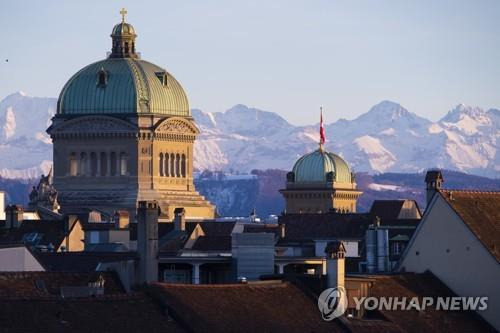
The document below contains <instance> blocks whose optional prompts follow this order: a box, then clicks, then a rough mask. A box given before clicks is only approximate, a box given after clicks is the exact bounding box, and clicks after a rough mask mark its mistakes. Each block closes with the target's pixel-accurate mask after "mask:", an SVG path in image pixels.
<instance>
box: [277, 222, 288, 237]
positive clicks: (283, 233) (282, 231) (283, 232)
mask: <svg viewBox="0 0 500 333" xmlns="http://www.w3.org/2000/svg"><path fill="white" fill-rule="evenodd" d="M278 226H279V228H280V238H285V236H286V226H285V223H280V224H279V225H278Z"/></svg>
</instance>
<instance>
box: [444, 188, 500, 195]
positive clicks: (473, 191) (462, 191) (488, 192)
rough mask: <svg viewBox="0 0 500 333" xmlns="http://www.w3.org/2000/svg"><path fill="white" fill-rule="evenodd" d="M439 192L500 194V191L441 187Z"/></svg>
mask: <svg viewBox="0 0 500 333" xmlns="http://www.w3.org/2000/svg"><path fill="white" fill-rule="evenodd" d="M439 192H442V193H449V192H459V193H481V194H500V191H480V190H467V189H439Z"/></svg>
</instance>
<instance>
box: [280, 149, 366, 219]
mask: <svg viewBox="0 0 500 333" xmlns="http://www.w3.org/2000/svg"><path fill="white" fill-rule="evenodd" d="M280 192H281V194H282V195H283V197H284V199H285V209H286V213H291V214H297V213H325V212H329V211H336V212H341V213H355V212H356V202H357V200H358V198H359V196H360V195H361V193H362V192H360V191H358V190H357V186H356V181H355V177H354V173H352V172H351V170H350V168H349V165H348V164H347V162H346V161H344V159H343V158H341V157H340V156H338V155H336V154H334V153H330V152H328V151H326V150H325V149H324V148H323V146H322V145H320V147H319V149H317V150H315V151H313V152H312V153H308V154H306V155H304V156H302V157H301V158H299V159H298V160H297V162H295V165H294V166H293V169H292V171H290V172H289V173H288V174H287V179H286V188H284V189H282V190H280Z"/></svg>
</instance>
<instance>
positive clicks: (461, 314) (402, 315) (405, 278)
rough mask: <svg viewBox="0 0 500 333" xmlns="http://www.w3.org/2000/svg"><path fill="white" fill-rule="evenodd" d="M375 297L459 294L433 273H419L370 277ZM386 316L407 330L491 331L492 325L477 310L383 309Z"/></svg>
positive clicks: (372, 294) (403, 329) (382, 311)
mask: <svg viewBox="0 0 500 333" xmlns="http://www.w3.org/2000/svg"><path fill="white" fill-rule="evenodd" d="M370 278H373V279H374V280H375V281H374V282H373V286H372V288H371V296H374V297H388V296H395V297H407V299H408V298H411V297H414V296H418V297H420V298H421V297H424V296H428V297H446V296H455V294H454V293H453V292H452V291H451V290H450V289H449V288H448V287H447V286H446V285H445V284H444V283H443V282H441V281H440V280H439V279H438V278H437V277H436V276H434V275H433V274H432V273H430V272H426V273H422V274H415V273H405V274H398V275H386V276H370ZM380 312H381V313H382V315H383V316H384V317H386V318H387V319H388V320H389V321H391V322H392V323H394V324H396V325H397V326H399V327H400V328H401V330H402V331H404V332H489V331H492V329H491V327H490V326H489V325H488V324H486V323H485V322H484V321H483V320H482V319H481V318H480V317H479V315H478V314H477V313H475V312H473V311H437V310H434V309H433V308H432V307H428V308H427V309H426V310H424V311H421V312H419V311H416V310H409V311H389V310H381V311H380Z"/></svg>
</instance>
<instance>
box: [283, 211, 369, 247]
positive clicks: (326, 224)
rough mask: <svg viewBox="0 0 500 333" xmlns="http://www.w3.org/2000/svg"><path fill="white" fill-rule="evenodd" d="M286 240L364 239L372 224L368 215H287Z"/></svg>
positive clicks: (284, 221)
mask: <svg viewBox="0 0 500 333" xmlns="http://www.w3.org/2000/svg"><path fill="white" fill-rule="evenodd" d="M279 223H284V224H285V240H290V241H294V240H311V239H362V238H363V237H364V234H365V230H366V228H367V227H368V225H370V224H371V223H372V221H371V219H370V218H369V216H368V214H340V213H324V214H285V215H282V216H280V217H279Z"/></svg>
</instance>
